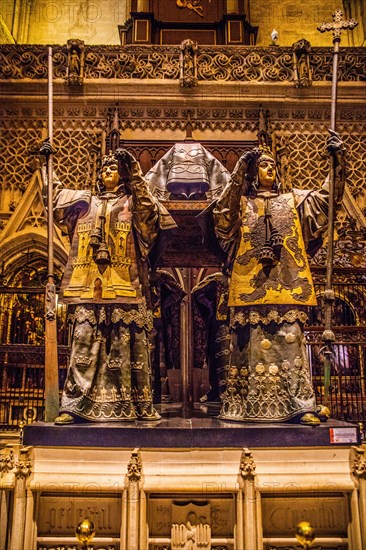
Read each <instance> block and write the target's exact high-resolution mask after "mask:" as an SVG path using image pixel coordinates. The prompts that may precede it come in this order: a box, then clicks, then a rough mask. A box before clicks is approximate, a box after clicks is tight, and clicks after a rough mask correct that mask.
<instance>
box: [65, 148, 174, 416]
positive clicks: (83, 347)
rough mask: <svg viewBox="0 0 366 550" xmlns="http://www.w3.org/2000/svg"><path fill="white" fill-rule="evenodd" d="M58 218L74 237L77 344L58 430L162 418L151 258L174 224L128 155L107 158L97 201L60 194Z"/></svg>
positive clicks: (70, 285) (70, 274)
mask: <svg viewBox="0 0 366 550" xmlns="http://www.w3.org/2000/svg"><path fill="white" fill-rule="evenodd" d="M55 195H56V196H55V220H56V222H57V223H58V224H59V225H60V226H61V227H62V228H63V229H64V230H66V231H68V233H69V235H70V238H71V239H72V245H71V251H70V256H69V259H68V263H67V266H66V269H65V274H64V278H63V281H62V286H61V293H60V300H61V301H63V302H64V303H67V304H70V313H71V315H70V318H71V322H72V345H71V355H70V364H69V368H68V372H67V377H66V381H65V386H64V390H63V393H62V400H61V408H60V416H58V417H57V418H56V423H57V424H70V423H72V422H74V421H75V419H77V418H83V419H86V420H91V421H99V422H102V421H103V422H105V421H132V420H135V419H142V420H158V419H159V418H160V417H159V414H158V413H157V412H156V410H155V409H154V407H153V404H152V392H151V370H150V358H149V346H148V333H149V331H151V329H152V313H151V303H150V295H149V261H148V258H149V253H150V252H151V251H152V248H153V247H159V242H158V241H159V239H160V235H161V232H162V231H163V230H166V229H170V228H172V227H174V226H175V223H174V221H173V220H172V218H171V217H170V216H169V214H168V213H167V211H166V210H165V209H164V207H163V206H162V205H161V204H160V203H159V202H158V200H157V199H156V198H155V197H153V195H152V194H151V192H150V190H149V187H148V184H147V182H146V181H145V179H144V178H143V176H142V172H141V169H140V165H139V163H138V162H137V161H136V160H135V158H134V157H133V156H132V155H131V154H129V153H128V152H127V151H124V150H122V149H119V150H117V151H116V152H115V153H114V154H113V153H112V152H110V154H109V155H108V156H105V157H104V158H103V160H102V167H101V181H100V183H99V189H98V192H97V194H96V195H94V196H92V194H91V192H90V191H88V190H84V191H74V190H69V189H60V188H58V189H56V191H55Z"/></svg>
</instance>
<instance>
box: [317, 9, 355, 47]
mask: <svg viewBox="0 0 366 550" xmlns="http://www.w3.org/2000/svg"><path fill="white" fill-rule="evenodd" d="M332 17H333V23H322V24H321V25H319V27H317V29H318V31H320V32H326V31H333V39H334V40H336V39H340V36H341V32H342V30H352V29H354V28H355V27H356V25H358V22H357V21H355V20H354V19H348V21H346V20H344V19H342V17H343V12H342V11H341V10H337V11H335V12H334V13H332Z"/></svg>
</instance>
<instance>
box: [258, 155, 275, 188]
mask: <svg viewBox="0 0 366 550" xmlns="http://www.w3.org/2000/svg"><path fill="white" fill-rule="evenodd" d="M275 180H276V165H275V162H274V160H273V159H271V158H270V157H263V158H262V159H261V160H260V162H259V164H258V182H259V185H258V191H260V190H262V191H270V190H271V189H272V186H273V184H274V182H275Z"/></svg>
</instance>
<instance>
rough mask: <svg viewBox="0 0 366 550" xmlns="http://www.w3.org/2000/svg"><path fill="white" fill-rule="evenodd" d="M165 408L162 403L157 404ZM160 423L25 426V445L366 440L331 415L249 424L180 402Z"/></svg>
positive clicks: (190, 445) (244, 444)
mask: <svg viewBox="0 0 366 550" xmlns="http://www.w3.org/2000/svg"><path fill="white" fill-rule="evenodd" d="M157 408H159V407H157ZM161 409H162V410H161V415H162V419H161V420H160V421H158V422H128V423H122V422H118V423H117V422H110V423H86V422H84V423H80V424H71V425H68V426H56V425H54V424H51V423H47V424H46V423H41V422H38V423H35V424H30V425H28V426H25V428H24V444H25V445H32V446H46V447H51V446H52V447H119V448H135V447H140V448H164V449H166V448H210V447H211V448H214V447H215V448H222V447H229V448H235V447H249V448H258V447H318V446H322V447H324V446H340V445H342V446H344V445H346V446H350V445H357V444H360V443H361V440H360V430H359V427H358V425H357V424H350V423H348V422H342V421H339V420H333V419H330V420H328V422H324V423H321V424H320V425H319V426H315V427H313V426H302V425H301V424H294V423H276V424H259V423H258V424H256V423H251V424H246V423H239V422H227V421H222V420H219V419H217V418H215V417H210V416H208V415H207V414H205V413H204V412H203V410H202V408H201V409H199V408H198V409H195V410H194V412H193V415H192V418H182V416H181V413H180V411H179V408H177V406H174V405H170V406H169V405H163V406H162V407H161Z"/></svg>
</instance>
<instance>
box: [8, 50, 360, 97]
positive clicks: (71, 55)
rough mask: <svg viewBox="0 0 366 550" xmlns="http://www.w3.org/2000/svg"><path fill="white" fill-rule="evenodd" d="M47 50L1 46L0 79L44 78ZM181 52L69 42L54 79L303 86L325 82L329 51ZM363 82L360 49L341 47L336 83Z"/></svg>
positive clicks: (59, 54)
mask: <svg viewBox="0 0 366 550" xmlns="http://www.w3.org/2000/svg"><path fill="white" fill-rule="evenodd" d="M305 42H306V41H304V43H305ZM308 50H309V48H308ZM46 51H47V46H39V45H37V46H36V45H14V44H3V45H0V80H7V79H15V80H20V79H25V78H27V79H35V80H40V79H46V78H47V55H45V54H46ZM184 51H186V52H187V55H186V59H183V52H182V50H181V47H180V46H136V45H128V46H104V45H103V46H91V45H89V46H88V45H84V44H83V43H82V42H81V41H77V40H73V41H69V43H68V45H64V46H60V45H57V46H53V62H54V77H55V78H56V79H57V78H62V79H63V80H65V81H66V82H67V83H68V84H72V85H75V84H78V85H79V84H81V83H83V82H85V81H86V80H98V79H100V78H103V79H109V78H113V79H114V78H117V79H131V78H137V79H164V80H178V79H179V78H180V77H181V81H182V83H183V82H184V86H185V87H187V86H188V87H191V85H195V83H196V82H202V81H243V82H295V84H296V85H298V86H304V85H308V84H309V83H310V81H311V80H312V81H313V82H319V81H328V80H329V79H330V74H331V68H332V48H312V49H311V51H310V50H309V51H306V52H305V54H306V55H305V54H304V55H305V61H304V62H303V63H302V58H301V52H304V48H303V49H301V48H300V50H296V52H294V49H293V48H292V47H290V48H288V47H287V48H285V47H279V46H276V47H271V46H269V47H268V48H263V47H257V46H235V47H230V46H199V45H198V47H197V49H196V50H194V51H193V50H192V48H191V47H190V48H188V49H187V48H185V50H184ZM192 51H193V53H192ZM294 55H295V56H296V59H295V61H294ZM306 56H307V57H306ZM188 57H189V59H188ZM183 70H184V75H183ZM305 71H306V75H305V74H304V73H305ZM182 75H183V76H182ZM365 77H366V52H365V51H364V48H341V55H340V61H339V72H338V78H339V80H340V81H344V82H356V81H363V80H364V79H365Z"/></svg>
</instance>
